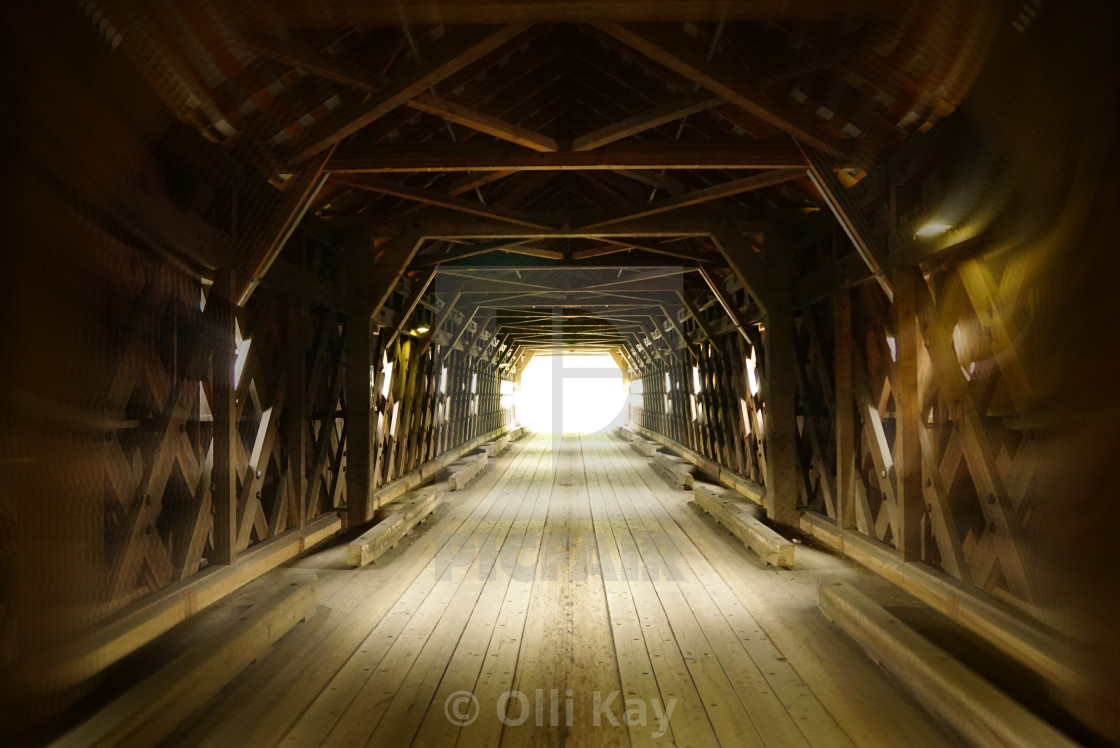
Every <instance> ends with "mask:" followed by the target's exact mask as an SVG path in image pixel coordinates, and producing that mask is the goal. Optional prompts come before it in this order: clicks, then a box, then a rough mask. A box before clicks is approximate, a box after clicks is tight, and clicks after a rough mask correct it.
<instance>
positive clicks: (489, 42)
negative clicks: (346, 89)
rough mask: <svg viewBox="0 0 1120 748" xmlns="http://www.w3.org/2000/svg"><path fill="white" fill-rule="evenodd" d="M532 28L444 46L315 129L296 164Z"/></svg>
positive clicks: (474, 33)
mask: <svg viewBox="0 0 1120 748" xmlns="http://www.w3.org/2000/svg"><path fill="white" fill-rule="evenodd" d="M526 28H528V25H527V24H517V23H515V24H511V25H507V26H502V27H500V28H498V29H496V30H495V29H488V30H486V31H482V32H480V31H478V30H474V29H472V30H469V31H466V32H462V33H459V34H456V35H453V36H452V38H451V39H450V40H449V41H447V42H446V43H445V44H443V45H441V46H440V48H439V49H437V50H436V51H435V54H434V55H433V56H432V57H431V58H430V59H429V60H428V64H427V65H424V66H420V67H418V68H416V69H414V70H412V71H411V72H409V74H408V75H406V76H404V77H402V78H401V79H400V80H397V81H394V82H393V84H391V85H390V86H389V87H388V88H387V89H386V90H384V91H382V92H380V93H378V94H374V95H371V96H370V97H369V98H367V99H365V100H362V101H356V102H354V103H353V104H350V105H346V106H343V107H340V108H339V109H337V110H335V111H334V112H332V113H331V114H330V115H328V116H327V118H326V119H324V120H322V121H321V122H319V123H317V124H315V125H312V126H311V127H310V128H308V130H306V131H305V132H304V134H303V136H302V137H300V138H299V140H298V141H297V143H296V145H295V148H294V149H293V153H292V161H294V162H296V163H299V162H301V161H304V160H305V159H308V158H310V157H312V156H314V155H315V154H317V153H319V152H321V151H323V150H325V149H327V148H329V147H330V146H332V145H334V144H336V143H338V142H339V141H340V140H342V139H343V138H346V137H348V136H350V135H353V134H354V133H356V132H357V131H358V130H361V129H362V128H363V127H365V126H366V125H368V124H370V123H371V122H373V121H375V120H377V119H378V118H380V117H382V116H384V115H385V114H387V113H389V112H391V111H392V110H394V109H396V108H397V107H399V106H401V105H403V104H405V103H407V102H409V101H410V100H412V99H414V98H416V97H417V96H419V95H420V94H421V93H424V92H425V91H427V90H428V89H429V88H431V87H432V86H433V85H435V84H436V83H439V82H440V81H442V80H443V79H445V78H447V77H448V76H450V75H453V74H454V73H455V72H457V71H459V70H461V69H463V68H464V67H466V66H467V65H469V64H471V63H472V62H474V61H475V60H478V59H481V58H482V57H485V56H486V55H488V54H490V53H491V52H493V51H494V50H495V49H497V48H498V47H500V46H501V45H503V44H505V43H506V42H508V41H509V40H510V39H513V38H514V37H516V36H517V35H518V34H520V33H521V32H522V31H524V30H525V29H526Z"/></svg>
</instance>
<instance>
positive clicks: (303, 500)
mask: <svg viewBox="0 0 1120 748" xmlns="http://www.w3.org/2000/svg"><path fill="white" fill-rule="evenodd" d="M309 322H310V320H309V319H308V308H307V302H306V301H304V300H303V299H302V298H300V297H298V296H289V297H288V346H287V349H286V358H287V360H286V361H285V365H286V366H287V369H288V397H287V398H286V401H287V404H286V406H285V414H284V419H285V423H286V429H285V431H286V433H285V442H286V443H287V449H288V492H289V494H290V495H291V496H292V504H291V507H290V509H291V510H292V511H289V512H288V516H289V517H291V516H292V512H293V511H294V512H295V513H296V526H297V527H303V525H304V521H305V520H306V518H307V366H306V359H307V355H306V352H307V327H308V324H309ZM281 499H283V497H281ZM289 524H291V523H290V522H289Z"/></svg>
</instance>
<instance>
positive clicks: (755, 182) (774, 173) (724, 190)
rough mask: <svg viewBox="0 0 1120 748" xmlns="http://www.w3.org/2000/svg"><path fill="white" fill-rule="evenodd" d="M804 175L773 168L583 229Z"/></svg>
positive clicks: (754, 188)
mask: <svg viewBox="0 0 1120 748" xmlns="http://www.w3.org/2000/svg"><path fill="white" fill-rule="evenodd" d="M800 178H801V175H800V174H798V173H797V172H791V171H786V170H783V169H773V170H771V171H767V172H763V173H762V174H752V175H751V176H749V177H744V178H742V179H735V180H732V181H730V182H724V183H723V184H714V185H712V186H711V187H704V188H702V189H699V190H693V191H692V192H686V193H684V194H683V195H676V196H674V197H668V198H665V199H664V200H657V201H656V202H652V203H649V204H648V205H647V206H646V207H644V208H642V209H640V210H637V211H633V212H630V213H624V214H622V215H619V216H615V217H614V218H608V219H607V220H605V221H598V222H596V223H593V224H590V225H588V226H584V227H583V228H595V227H599V226H610V225H612V224H615V223H621V222H623V221H631V220H634V219H637V218H645V217H646V216H653V215H657V214H658V213H667V212H668V211H670V210H677V209H678V208H687V207H689V206H691V205H700V204H702V203H707V202H711V201H712V200H719V199H721V198H725V197H731V196H733V195H739V194H742V193H744V192H752V191H754V190H758V189H762V188H763V187H772V186H774V185H777V184H784V183H785V182H791V181H793V180H795V179H800Z"/></svg>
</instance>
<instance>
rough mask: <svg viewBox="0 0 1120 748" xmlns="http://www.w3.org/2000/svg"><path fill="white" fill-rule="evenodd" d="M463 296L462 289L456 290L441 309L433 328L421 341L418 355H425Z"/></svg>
mask: <svg viewBox="0 0 1120 748" xmlns="http://www.w3.org/2000/svg"><path fill="white" fill-rule="evenodd" d="M462 296H463V292H462V291H456V292H455V293H454V294H453V295H452V297H451V298H450V299H449V300H448V301H447V304H446V305H445V306H444V307H443V309H442V310H440V313H439V316H438V317H436V319H435V321H434V322H433V323H432V329H431V330H429V331H428V334H427V335H426V336H425V337H424V339H423V340H422V341H421V343H420V352H419V353H418V354H417V355H420V356H423V355H424V354H425V353H426V352H427V350H428V348H430V347H431V345H432V343H433V342H435V339H436V335H438V334H439V330H440V328H441V327H443V325H444V323H445V322H447V319H448V318H449V317H450V316H451V312H452V310H454V309H455V305H456V304H458V303H459V299H460V298H462Z"/></svg>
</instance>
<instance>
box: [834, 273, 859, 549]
mask: <svg viewBox="0 0 1120 748" xmlns="http://www.w3.org/2000/svg"><path fill="white" fill-rule="evenodd" d="M832 319H833V327H834V331H833V337H834V343H833V347H834V350H833V355H834V357H835V376H836V495H837V502H836V524H837V526H839V528H840V529H841V530H842V531H843V530H854V529H855V527H856V511H855V469H856V443H855V441H856V426H855V401H854V400H853V397H854V395H853V391H852V371H853V369H852V292H851V291H849V290H848V289H841V290H840V291H837V292H836V295H835V296H834V297H833V302H832Z"/></svg>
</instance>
